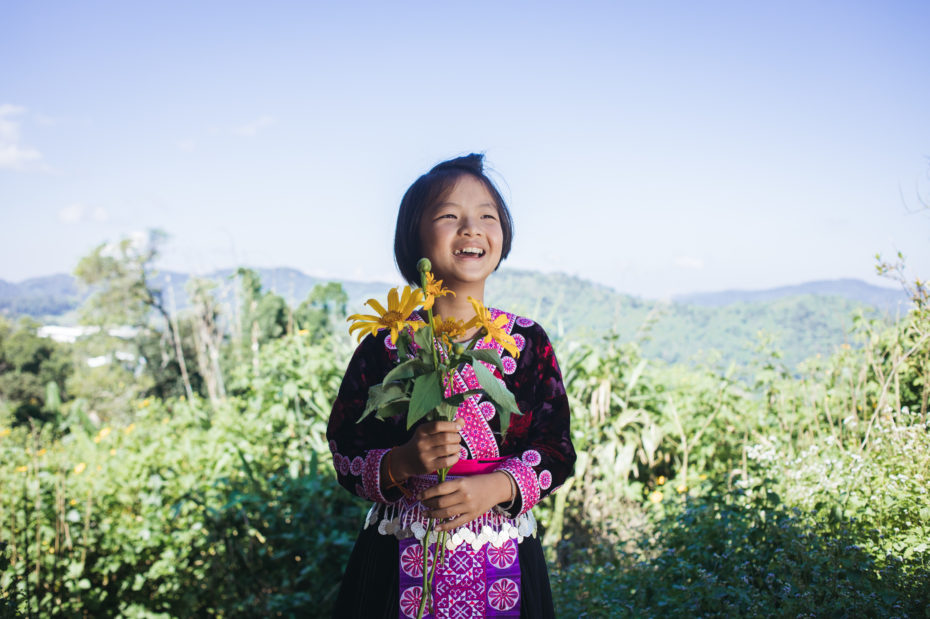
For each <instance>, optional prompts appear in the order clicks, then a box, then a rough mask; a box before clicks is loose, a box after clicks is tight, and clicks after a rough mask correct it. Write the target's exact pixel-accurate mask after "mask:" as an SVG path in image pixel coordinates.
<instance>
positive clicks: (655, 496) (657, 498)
mask: <svg viewBox="0 0 930 619" xmlns="http://www.w3.org/2000/svg"><path fill="white" fill-rule="evenodd" d="M664 498H665V495H664V494H662V492H661V491H659V490H656V491H655V492H653V493H652V494H650V495H649V500H650V501H652V502H653V503H661V502H662V499H664Z"/></svg>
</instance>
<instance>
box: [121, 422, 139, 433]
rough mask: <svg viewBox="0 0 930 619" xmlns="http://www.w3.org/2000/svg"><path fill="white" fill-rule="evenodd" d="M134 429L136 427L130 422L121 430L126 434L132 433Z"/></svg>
mask: <svg viewBox="0 0 930 619" xmlns="http://www.w3.org/2000/svg"><path fill="white" fill-rule="evenodd" d="M135 429H136V424H134V423H131V424H129V425H128V426H126V427H125V428H123V432H124V433H125V434H127V435H128V434H132V431H133V430H135Z"/></svg>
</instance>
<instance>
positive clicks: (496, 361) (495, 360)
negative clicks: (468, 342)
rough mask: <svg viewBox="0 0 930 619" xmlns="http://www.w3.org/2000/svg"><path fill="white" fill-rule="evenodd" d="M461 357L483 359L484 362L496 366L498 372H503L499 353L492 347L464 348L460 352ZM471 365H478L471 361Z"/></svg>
mask: <svg viewBox="0 0 930 619" xmlns="http://www.w3.org/2000/svg"><path fill="white" fill-rule="evenodd" d="M462 356H463V357H471V358H472V359H474V360H475V361H484V362H485V363H490V364H491V365H493V366H494V367H496V368H497V369H498V370H500V372H501V373H502V374H503V373H504V364H503V363H501V356H500V354H499V353H498V352H497V351H496V350H494V349H493V348H472V349H471V350H466V351H465V352H464V353H462ZM472 365H478V364H477V363H473V364H472Z"/></svg>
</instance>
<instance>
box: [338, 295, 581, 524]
mask: <svg viewBox="0 0 930 619" xmlns="http://www.w3.org/2000/svg"><path fill="white" fill-rule="evenodd" d="M490 311H491V316H492V318H496V317H497V316H498V315H500V314H505V315H506V316H507V318H508V322H507V325H506V326H505V327H504V329H505V330H506V331H507V332H508V333H510V334H511V335H513V337H514V339H515V340H516V342H517V347H518V348H519V349H520V355H519V357H518V358H516V359H514V358H513V357H511V356H510V355H509V353H507V352H505V351H504V350H503V348H502V347H500V346H499V345H498V344H497V343H496V342H494V341H491V342H489V343H487V344H485V343H484V342H483V340H482V341H479V343H478V345H477V348H495V349H496V350H497V351H498V352H499V353H500V354H501V357H502V362H503V366H504V373H503V376H501V373H500V372H499V371H498V370H496V369H494V368H492V366H487V367H488V368H489V369H492V371H493V372H494V374H495V376H497V377H498V378H503V381H504V383H505V384H506V385H507V387H508V388H509V389H510V390H511V392H513V394H514V396H515V398H516V401H517V405H518V407H519V408H520V411H521V412H522V413H523V414H522V415H511V417H510V427H509V428H508V430H507V435H506V440H504V441H503V442H501V433H500V418H499V416H498V415H497V411H496V410H495V407H494V405H493V404H492V403H491V402H488V401H484V400H482V399H481V398H480V397H479V396H472V397H471V398H469V399H467V400H466V401H465V402H463V403H462V404H461V405H460V406H459V408H458V411H457V414H456V418H458V419H464V421H465V427H464V429H463V430H462V439H463V443H464V446H463V448H462V454H461V457H462V458H469V459H492V458H499V457H504V458H505V460H504V461H503V462H502V463H501V464H500V465H499V467H498V468H499V469H503V470H506V471H508V472H509V473H511V474H512V475H513V477H514V479H515V480H516V482H517V486H518V490H519V491H518V493H517V498H516V501H515V503H514V506H513V508H512V509H511V512H510V514H509V516H510V518H518V517H521V516H523V515H524V514H527V512H528V511H529V510H530V509H531V508H532V507H533V506H534V505H535V504H536V503H537V502H538V501H539V500H540V499H542V498H544V497H546V496H547V495H548V494H550V493H551V492H553V491H554V490H556V489H558V487H559V486H561V485H562V483H564V481H565V480H566V478H567V477H568V476H569V475H571V473H572V469H573V466H574V462H575V451H574V448H573V446H572V441H571V428H570V415H569V407H568V398H567V397H566V394H565V387H564V385H563V383H562V375H561V372H560V371H559V366H558V363H557V361H556V358H555V353H554V352H553V350H552V344H551V343H550V342H549V338H548V337H547V336H546V333H545V331H544V330H543V328H542V327H540V326H539V325H537V324H536V323H534V322H533V321H532V320H529V319H526V318H518V317H516V316H514V315H512V314H506V313H505V312H501V311H500V310H495V309H491V310H490ZM397 353H398V351H397V350H396V347H395V346H394V345H393V343H392V342H391V338H390V334H389V332H388V331H386V330H385V331H381V332H379V333H378V334H377V335H375V336H371V335H369V336H367V337H366V338H365V339H364V340H362V342H361V343H360V344H359V346H358V348H357V349H356V350H355V354H354V355H353V356H352V359H351V361H350V362H349V367H348V369H347V370H346V373H345V377H344V378H343V381H342V385H341V387H340V389H339V394H338V396H337V397H336V401H335V403H334V404H333V410H332V414H331V415H330V419H329V426H328V429H327V438H328V439H329V447H330V450H331V451H332V453H333V464H334V466H335V468H336V471H337V473H338V479H339V483H340V484H342V485H343V486H344V487H345V488H346V489H348V490H349V491H350V492H353V493H354V494H356V495H358V496H360V497H362V498H365V499H368V500H371V501H374V502H375V503H376V505H375V506H374V508H373V510H372V515H370V517H369V523H371V522H373V521H374V520H376V519H377V515H378V513H379V511H380V513H381V515H382V516H384V515H385V514H386V513H388V510H390V512H391V513H392V514H397V513H398V512H402V513H405V514H409V513H410V512H411V510H413V511H415V512H419V510H418V509H413V508H415V506H414V505H413V504H411V503H410V500H409V499H405V498H403V495H402V494H401V493H400V492H399V491H398V490H396V489H391V491H389V492H387V493H384V492H383V491H382V489H381V479H380V471H381V460H382V458H383V457H384V455H385V454H386V453H387V452H388V450H389V449H390V448H391V447H394V446H397V445H402V444H403V443H405V442H407V441H408V440H409V439H410V437H411V436H412V435H413V432H414V430H415V427H414V428H411V429H410V430H407V429H406V420H405V419H403V418H402V417H400V416H398V417H396V418H392V419H389V420H387V421H382V420H380V419H376V418H375V417H374V416H373V415H371V416H369V417H367V418H366V419H365V420H364V421H363V422H361V423H356V422H357V420H358V418H359V417H360V415H361V413H362V411H363V410H364V408H365V403H366V401H367V399H368V389H369V388H370V387H371V386H373V385H376V384H378V383H380V382H381V380H382V379H383V378H384V376H385V375H386V374H387V373H388V371H390V369H391V368H392V367H394V365H396V363H397V360H398V356H397ZM479 363H480V362H479ZM455 383H456V384H455V391H456V392H460V391H463V390H465V389H467V388H473V387H474V386H475V385H476V379H475V375H474V370H473V369H472V368H471V367H470V366H467V365H466V366H465V367H464V368H463V369H462V371H461V372H457V374H456V377H455ZM508 456H509V457H508ZM423 482H424V480H423V479H422V478H421V479H416V478H414V479H411V480H408V482H406V483H407V485H408V486H409V487H411V488H415V487H416V486H417V485H418V484H422V483H423ZM433 483H435V482H433ZM520 520H522V518H520ZM395 521H398V520H397V519H395ZM511 522H513V523H515V522H516V521H513V520H511ZM410 523H411V519H410V518H407V520H405V521H404V523H403V524H400V525H397V524H394V525H390V524H389V526H388V530H387V531H385V530H382V531H381V532H382V533H385V534H387V533H397V532H398V531H395V530H397V529H405V530H408V531H409V525H410ZM366 526H367V524H366ZM416 528H417V527H416V525H415V526H414V531H415V532H416ZM496 528H497V527H495V529H496ZM379 529H384V526H381V527H379ZM391 529H395V530H391ZM417 537H421V536H420V535H417ZM511 537H516V535H511ZM520 537H521V538H522V535H521V536H520Z"/></svg>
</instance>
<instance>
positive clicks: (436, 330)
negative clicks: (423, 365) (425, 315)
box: [433, 316, 466, 349]
mask: <svg viewBox="0 0 930 619" xmlns="http://www.w3.org/2000/svg"><path fill="white" fill-rule="evenodd" d="M465 331H466V328H465V323H464V322H462V321H461V320H456V319H455V318H446V319H445V320H443V318H442V316H433V337H438V338H442V342H443V344H445V345H446V348H447V349H448V348H451V346H452V342H454V341H455V340H457V339H459V338H461V337H462V336H463V335H465Z"/></svg>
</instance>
